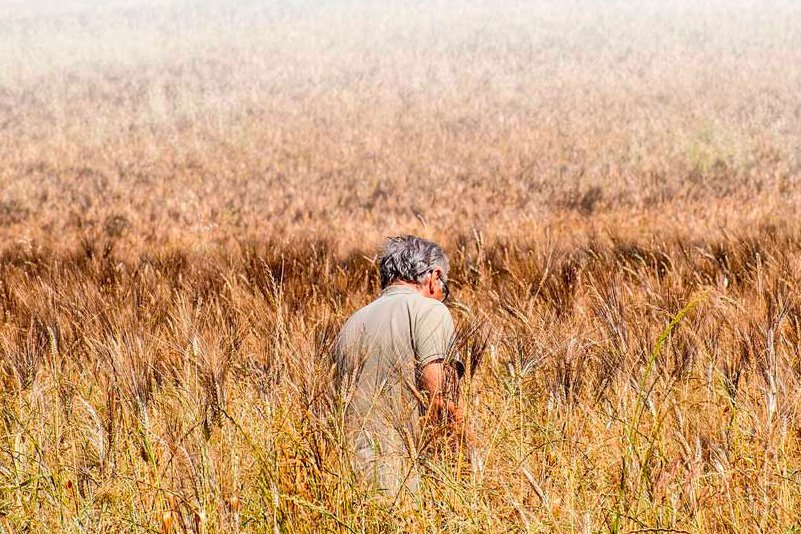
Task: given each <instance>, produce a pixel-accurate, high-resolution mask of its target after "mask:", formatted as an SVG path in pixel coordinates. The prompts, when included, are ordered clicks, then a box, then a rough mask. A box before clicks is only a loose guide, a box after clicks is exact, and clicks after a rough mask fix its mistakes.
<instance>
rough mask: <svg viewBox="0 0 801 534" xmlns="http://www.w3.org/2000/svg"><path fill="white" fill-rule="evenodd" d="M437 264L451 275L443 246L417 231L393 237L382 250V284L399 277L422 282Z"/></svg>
mask: <svg viewBox="0 0 801 534" xmlns="http://www.w3.org/2000/svg"><path fill="white" fill-rule="evenodd" d="M434 267H441V268H442V277H443V279H447V277H448V267H449V264H448V257H447V256H446V255H445V251H443V250H442V247H440V246H439V245H437V244H436V243H434V242H432V241H428V240H427V239H423V238H422V237H416V236H413V235H402V236H397V237H390V238H389V239H387V241H386V243H385V244H384V249H383V250H382V252H381V261H380V264H379V271H380V273H381V288H382V289H383V288H385V287H387V286H388V285H390V284H392V283H393V282H395V281H398V280H402V281H404V282H412V283H415V284H420V283H422V282H423V280H425V277H426V275H427V274H428V273H429V272H431V271H432V270H433V269H434Z"/></svg>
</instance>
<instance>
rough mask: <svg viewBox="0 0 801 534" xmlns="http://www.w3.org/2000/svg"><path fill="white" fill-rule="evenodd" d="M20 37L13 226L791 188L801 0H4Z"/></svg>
mask: <svg viewBox="0 0 801 534" xmlns="http://www.w3.org/2000/svg"><path fill="white" fill-rule="evenodd" d="M0 43H1V44H0V87H2V89H0V157H1V158H2V160H3V162H4V165H3V168H2V170H0V179H2V181H3V184H4V187H3V192H2V193H0V201H1V202H3V206H5V207H4V208H3V210H0V212H4V213H5V216H2V217H0V223H4V224H3V225H2V227H4V228H5V229H6V230H11V228H10V227H11V226H13V225H15V224H17V223H27V222H31V221H35V222H37V223H38V226H37V227H38V228H39V229H40V230H42V231H44V233H45V235H50V234H52V233H53V232H56V233H59V234H60V235H63V232H67V234H68V235H69V234H70V233H72V232H73V231H76V230H77V231H78V232H85V231H86V230H87V228H93V227H99V226H100V225H102V224H103V221H104V220H105V219H106V218H108V217H117V218H120V220H123V219H124V220H125V221H128V222H127V223H126V225H127V227H129V228H138V229H139V231H138V232H135V233H136V234H137V235H139V236H141V235H145V234H148V235H149V236H150V238H152V239H162V238H164V239H168V238H170V236H179V235H184V234H186V235H194V234H197V233H198V232H201V233H203V232H205V233H209V232H211V233H212V234H215V235H216V236H217V237H220V236H228V235H231V234H237V235H262V236H263V235H266V234H270V233H284V232H289V233H291V234H295V233H302V232H307V231H311V232H316V231H321V230H323V231H326V230H329V229H331V228H333V227H334V226H336V227H337V228H344V229H346V230H353V231H358V232H359V233H360V234H364V233H365V232H366V233H367V235H369V236H371V237H373V238H378V237H380V236H381V235H386V234H387V233H391V232H394V231H397V230H408V231H416V230H419V229H420V228H421V226H426V225H429V226H431V225H433V226H435V227H440V228H446V229H468V230H469V227H471V226H476V227H479V228H489V229H493V228H494V229H502V228H511V227H518V226H520V225H526V224H529V223H534V224H539V223H541V222H542V221H544V220H547V219H549V218H552V217H553V216H554V215H555V214H557V215H558V216H559V217H562V216H565V215H570V214H578V215H579V216H581V217H586V216H588V215H592V214H596V215H598V214H600V215H603V214H606V215H609V214H613V213H622V215H620V216H621V217H624V218H629V217H631V216H635V215H636V216H637V217H642V216H646V214H647V209H649V208H650V207H654V206H659V210H658V212H657V213H659V214H664V213H669V212H670V210H675V211H676V213H677V215H676V216H687V215H688V214H691V213H693V210H695V209H696V208H697V206H698V205H699V203H700V209H701V210H703V211H705V210H708V209H718V211H720V212H721V213H722V214H723V215H724V216H725V215H726V213H727V212H728V210H730V207H731V205H735V206H739V207H741V210H742V211H748V210H749V209H753V210H756V211H764V210H765V209H768V210H771V211H775V210H776V209H790V210H792V209H794V208H793V206H794V205H795V203H794V202H789V203H788V205H787V206H784V207H783V208H782V207H781V206H778V205H777V204H776V203H779V204H781V203H782V202H785V201H787V200H788V199H789V198H790V196H791V195H792V194H794V192H795V190H796V184H797V181H798V174H799V168H800V165H801V164H800V163H799V161H801V155H800V154H799V147H800V146H801V92H800V91H799V90H798V88H799V87H801V67H800V66H801V6H800V5H799V4H798V3H797V2H759V3H757V2H736V1H735V2H732V1H727V2H583V1H576V2H566V3H565V2H519V3H518V2H501V3H498V2H425V3H413V2H406V3H399V2H372V3H371V2H281V3H267V2H237V3H229V2H212V1H208V2H177V1H163V2H156V1H148V2H123V1H112V2H103V3H102V5H93V3H91V2H58V3H55V2H54V3H47V2H4V3H3V4H2V6H1V7H0ZM98 195H99V198H98ZM90 198H92V199H96V200H93V201H90V200H89V199H90ZM711 198H715V199H721V200H722V201H723V204H720V205H716V206H712V207H710V205H709V203H708V202H707V201H708V200H709V199H711ZM97 200H99V202H98V201H97ZM743 202H745V203H746V204H745V205H744V204H743ZM727 203H728V204H727ZM621 210H622V211H621ZM738 215H739V213H738ZM698 216H699V217H700V216H701V215H698ZM25 228H26V229H25V232H31V231H32V230H30V228H31V226H30V225H26V226H25ZM18 231H19V228H16V229H14V230H13V231H12V234H11V235H17V234H18Z"/></svg>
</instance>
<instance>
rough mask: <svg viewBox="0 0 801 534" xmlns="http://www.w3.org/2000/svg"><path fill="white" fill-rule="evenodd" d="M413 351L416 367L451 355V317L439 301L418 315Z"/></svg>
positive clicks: (452, 335) (452, 329) (452, 331)
mask: <svg viewBox="0 0 801 534" xmlns="http://www.w3.org/2000/svg"><path fill="white" fill-rule="evenodd" d="M413 335H414V349H415V350H414V352H415V359H416V363H417V365H418V367H420V368H422V367H424V366H425V365H426V364H429V363H431V362H434V361H437V360H446V359H448V358H449V357H453V355H452V354H451V353H452V345H453V341H454V335H455V333H454V326H453V317H451V312H450V311H449V310H448V308H447V307H446V306H445V305H444V304H442V303H441V302H434V306H431V307H430V308H428V309H426V310H425V311H423V312H422V313H420V314H419V315H418V317H417V318H416V320H415V324H414V332H413Z"/></svg>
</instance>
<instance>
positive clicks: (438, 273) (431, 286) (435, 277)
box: [428, 267, 442, 295]
mask: <svg viewBox="0 0 801 534" xmlns="http://www.w3.org/2000/svg"><path fill="white" fill-rule="evenodd" d="M441 279H442V269H441V268H439V267H434V270H433V271H431V276H430V277H429V279H428V290H429V291H430V292H431V294H432V295H434V294H436V287H437V285H436V284H439V280H441Z"/></svg>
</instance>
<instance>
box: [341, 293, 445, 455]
mask: <svg viewBox="0 0 801 534" xmlns="http://www.w3.org/2000/svg"><path fill="white" fill-rule="evenodd" d="M453 340H454V325H453V318H452V317H451V314H450V311H448V308H447V307H446V306H445V305H444V304H442V303H441V302H439V301H438V300H436V299H432V298H427V297H424V296H423V295H421V294H420V293H418V292H417V291H415V290H414V289H413V288H410V287H408V286H403V285H395V286H390V287H388V288H386V289H385V290H384V291H383V292H382V293H381V296H380V297H379V298H378V299H376V300H375V301H373V302H372V303H370V304H368V305H367V306H365V307H364V308H362V309H360V310H358V311H357V312H356V313H354V314H353V316H352V317H351V318H350V319H349V320H348V321H347V323H346V324H345V326H344V327H343V329H342V332H340V334H339V338H338V340H337V347H336V354H337V374H338V382H339V384H340V391H341V393H342V395H343V398H344V400H345V402H346V406H347V407H346V423H347V426H348V428H349V431H350V432H351V433H352V434H353V433H356V434H359V433H360V434H361V437H362V438H363V441H364V440H365V439H366V440H367V441H369V442H370V443H371V446H372V447H373V448H376V447H377V448H379V449H383V450H384V451H389V452H391V453H393V454H401V455H402V454H403V451H402V450H398V449H405V450H407V451H408V449H410V448H414V443H415V441H416V438H417V437H418V430H419V429H418V425H417V419H418V415H419V407H420V403H419V399H420V396H419V392H417V390H416V387H417V383H418V377H419V372H420V371H421V370H422V368H423V367H425V365H426V364H428V363H431V362H434V361H437V360H448V361H456V362H458V360H456V359H455V357H454V355H453V354H452V351H451V346H452V344H453ZM458 363H461V362H458ZM365 436H366V437H365ZM363 445H364V443H363Z"/></svg>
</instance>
